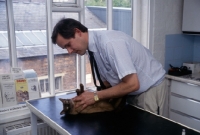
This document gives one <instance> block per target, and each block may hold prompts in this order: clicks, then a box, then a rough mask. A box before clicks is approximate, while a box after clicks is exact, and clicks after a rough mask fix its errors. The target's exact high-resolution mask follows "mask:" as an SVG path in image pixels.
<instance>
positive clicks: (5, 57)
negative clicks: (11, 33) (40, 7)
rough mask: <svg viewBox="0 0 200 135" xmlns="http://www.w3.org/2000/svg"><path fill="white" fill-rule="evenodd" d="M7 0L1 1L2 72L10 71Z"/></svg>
mask: <svg viewBox="0 0 200 135" xmlns="http://www.w3.org/2000/svg"><path fill="white" fill-rule="evenodd" d="M4 33H7V18H6V4H5V1H1V2H0V74H2V73H10V60H9V57H10V56H9V48H8V47H9V45H8V36H7V34H4Z"/></svg>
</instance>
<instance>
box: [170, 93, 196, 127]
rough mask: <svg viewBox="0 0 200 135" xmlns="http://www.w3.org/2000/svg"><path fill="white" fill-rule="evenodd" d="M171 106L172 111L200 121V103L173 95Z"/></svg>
mask: <svg viewBox="0 0 200 135" xmlns="http://www.w3.org/2000/svg"><path fill="white" fill-rule="evenodd" d="M170 105H171V109H173V110H175V111H178V112H182V113H184V114H186V115H188V116H191V117H194V118H196V119H199V120H200V102H196V101H194V100H190V99H187V98H182V97H177V96H173V95H172V96H171V99H170ZM199 126H200V125H199Z"/></svg>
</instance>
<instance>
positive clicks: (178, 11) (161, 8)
mask: <svg viewBox="0 0 200 135" xmlns="http://www.w3.org/2000/svg"><path fill="white" fill-rule="evenodd" d="M150 2H151V7H150V8H151V10H150V11H151V15H150V16H151V18H150V21H151V23H150V37H149V38H150V45H149V48H150V50H151V51H152V53H153V55H154V57H155V58H156V59H157V60H158V61H160V62H161V63H162V65H163V66H164V63H165V36H166V35H168V34H181V33H182V30H181V27H182V10H183V0H150Z"/></svg>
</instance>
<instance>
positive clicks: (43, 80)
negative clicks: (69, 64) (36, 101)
mask: <svg viewBox="0 0 200 135" xmlns="http://www.w3.org/2000/svg"><path fill="white" fill-rule="evenodd" d="M63 76H64V74H63V73H61V74H56V75H55V90H56V91H57V92H60V91H63ZM38 80H39V88H40V92H41V93H42V94H44V93H49V92H50V90H49V84H48V83H49V81H48V76H41V77H38Z"/></svg>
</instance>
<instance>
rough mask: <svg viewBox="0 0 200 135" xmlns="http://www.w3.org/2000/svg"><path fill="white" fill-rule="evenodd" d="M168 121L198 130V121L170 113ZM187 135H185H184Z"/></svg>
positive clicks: (199, 123) (199, 122) (199, 126)
mask: <svg viewBox="0 0 200 135" xmlns="http://www.w3.org/2000/svg"><path fill="white" fill-rule="evenodd" d="M170 119H171V120H174V121H176V122H179V123H181V124H184V125H186V126H188V127H191V128H193V129H196V130H200V120H197V119H194V118H191V117H188V116H184V115H182V114H179V113H176V112H173V111H170ZM186 134H187V133H186Z"/></svg>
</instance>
